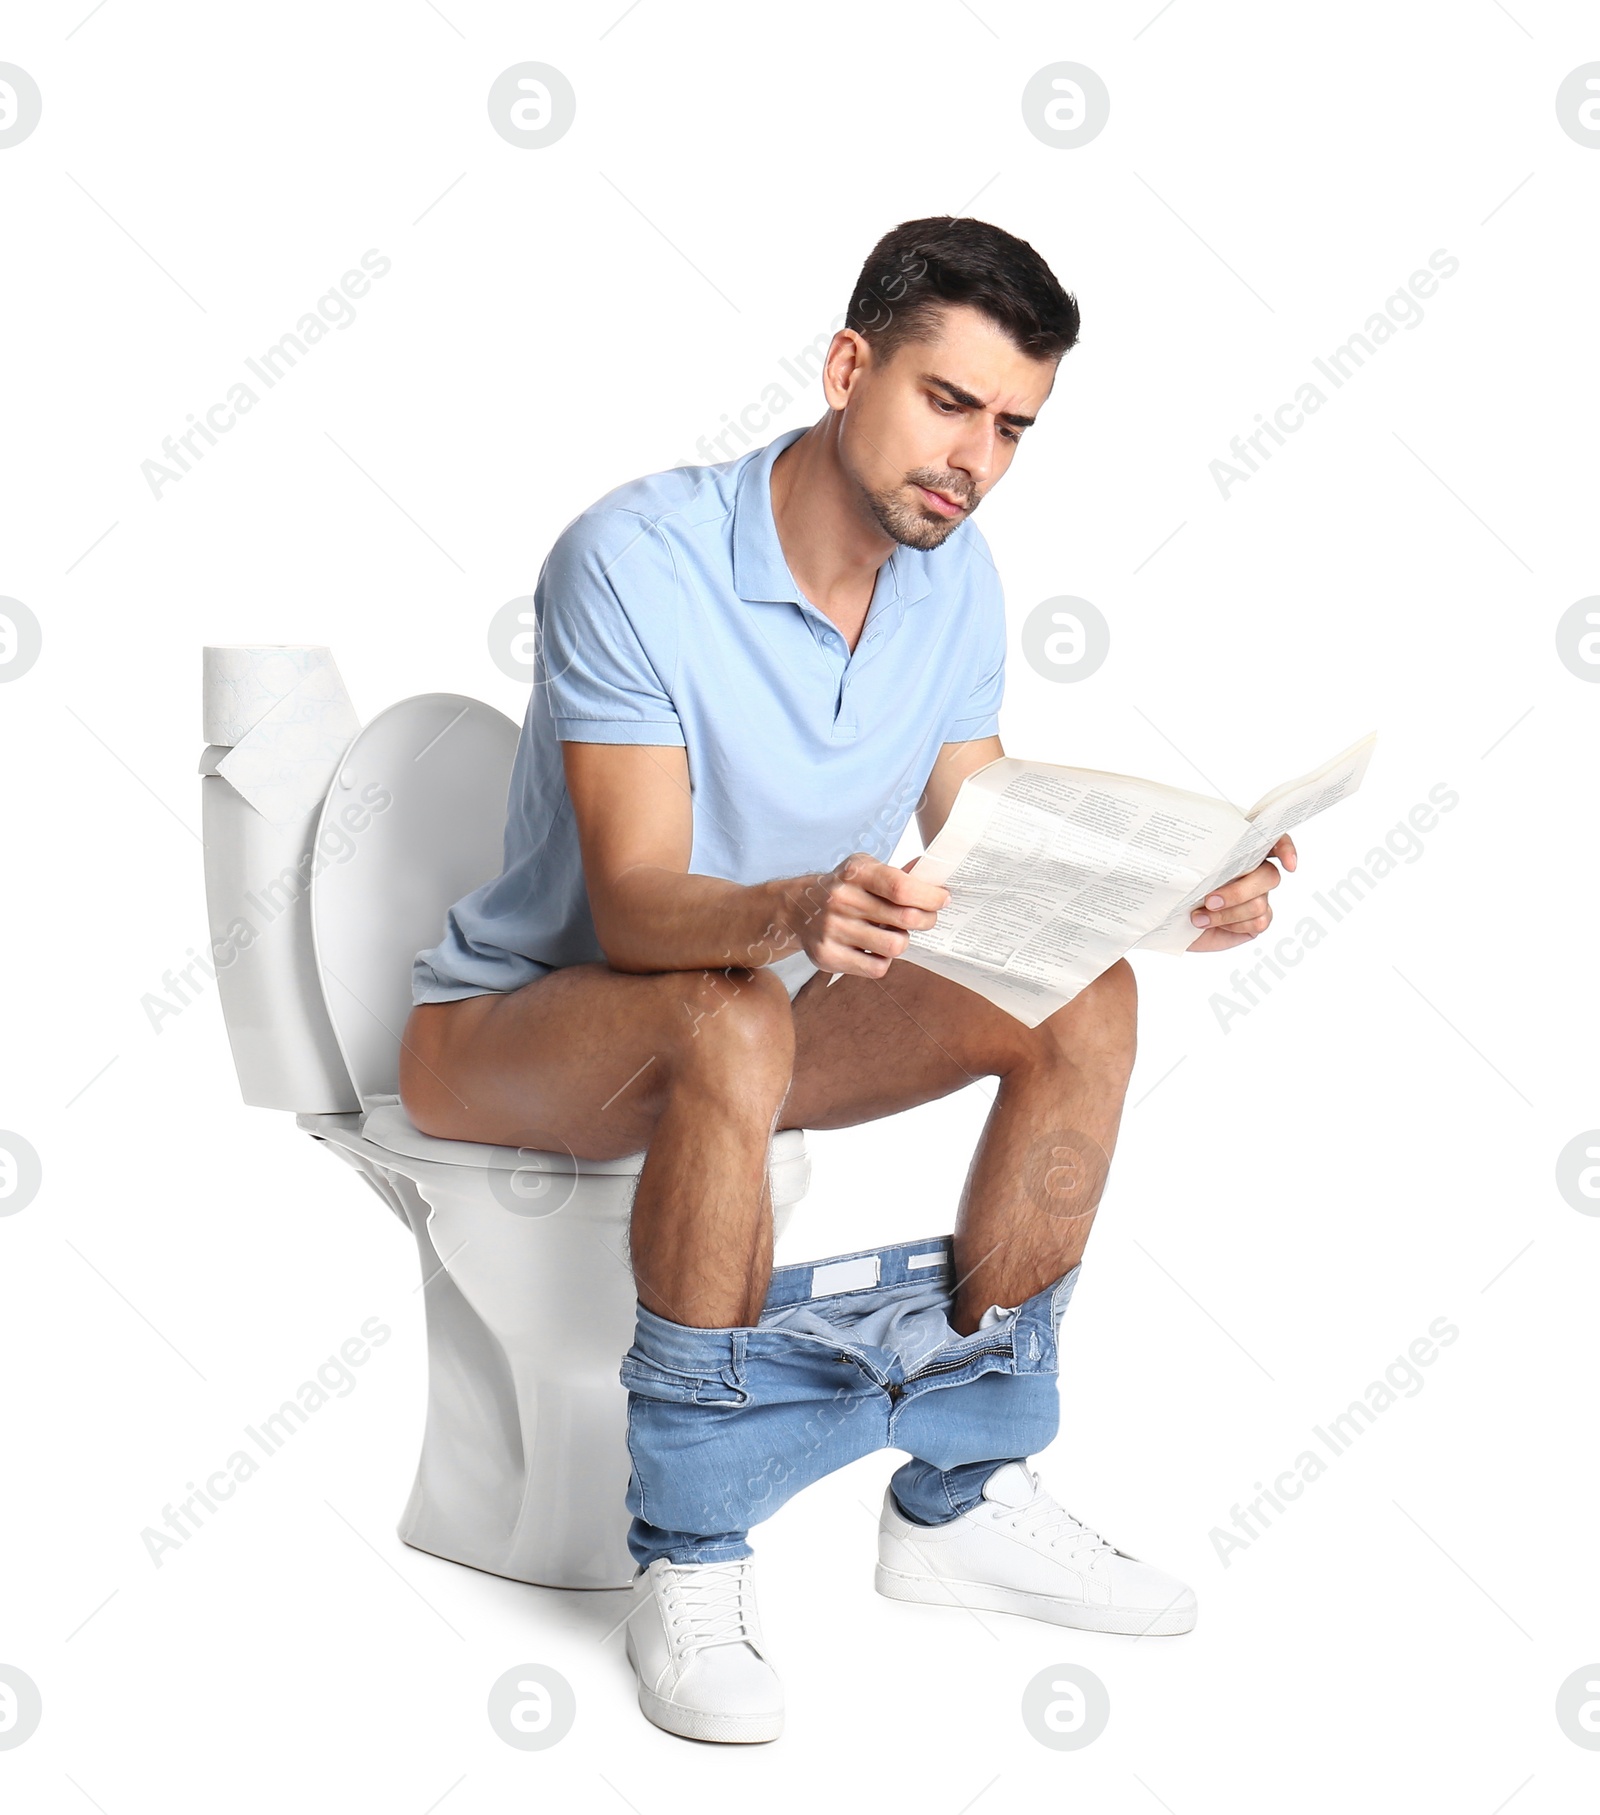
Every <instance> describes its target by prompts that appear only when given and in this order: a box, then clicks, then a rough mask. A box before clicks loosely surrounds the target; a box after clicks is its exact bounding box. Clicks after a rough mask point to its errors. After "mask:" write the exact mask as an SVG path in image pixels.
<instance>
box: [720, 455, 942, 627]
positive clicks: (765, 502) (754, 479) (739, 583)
mask: <svg viewBox="0 0 1600 1815" xmlns="http://www.w3.org/2000/svg"><path fill="white" fill-rule="evenodd" d="M809 426H810V425H809V424H807V425H805V426H804V427H801V428H797V429H785V430H784V432H783V433H782V434H781V435H778V436H775V437H774V438H773V439H772V440H771V441H769V442H768V443H767V445H766V446H765V447H764V448H762V449H761V451H760V452H759V453H758V454H755V455H753V456H752V457H751V458H750V460H749V461H748V462H747V464H746V466H745V469H744V471H743V472H742V473H741V474H740V475H739V483H738V487H737V489H736V490H735V492H734V496H733V590H734V591H735V592H736V593H737V594H738V595H739V597H740V598H741V599H744V600H746V601H747V602H749V603H752V604H754V603H756V602H758V601H760V600H780V599H787V600H790V601H792V602H793V603H794V604H796V605H804V603H805V601H804V600H803V599H802V598H801V596H800V588H799V587H798V586H797V585H796V584H795V579H794V575H793V574H792V573H790V571H789V563H788V562H787V561H786V560H785V559H784V558H783V544H782V543H781V542H780V541H779V540H778V526H777V523H776V522H775V521H774V519H773V515H772V467H773V463H774V462H775V461H776V460H777V458H778V456H779V454H781V453H782V452H783V450H784V449H785V448H786V447H788V445H789V444H790V442H792V441H798V440H799V439H800V437H801V436H802V435H803V434H805V432H806V428H808V427H809ZM918 552H919V551H917V550H915V549H911V548H907V547H906V546H905V545H904V544H903V543H898V542H897V543H896V544H895V546H894V550H893V552H892V553H891V554H890V556H889V573H890V579H891V582H892V584H893V587H894V593H895V597H896V598H897V599H898V600H899V601H900V603H901V604H903V605H911V604H914V603H915V602H916V601H917V600H918V599H923V598H926V597H927V596H928V594H929V593H930V592H931V591H932V590H933V588H932V587H931V585H930V584H929V581H928V576H927V573H926V571H925V562H924V561H923V560H920V559H918V558H917V556H918Z"/></svg>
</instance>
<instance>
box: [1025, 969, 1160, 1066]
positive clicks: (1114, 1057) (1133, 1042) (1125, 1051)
mask: <svg viewBox="0 0 1600 1815" xmlns="http://www.w3.org/2000/svg"><path fill="white" fill-rule="evenodd" d="M1138 1026H1139V986H1138V982H1137V980H1136V978H1135V977H1134V974H1133V966H1132V965H1131V964H1130V963H1129V962H1128V961H1127V959H1126V958H1119V959H1118V960H1117V962H1116V963H1115V964H1113V965H1112V966H1111V967H1110V969H1109V970H1104V971H1102V972H1101V973H1100V975H1099V976H1098V977H1096V978H1095V980H1094V982H1093V983H1091V984H1089V985H1088V987H1087V988H1085V989H1081V990H1079V992H1078V993H1077V995H1076V996H1074V997H1073V999H1072V1000H1071V1001H1070V1002H1069V1003H1068V1004H1067V1005H1066V1007H1065V1008H1059V1009H1057V1010H1056V1012H1055V1013H1054V1014H1053V1015H1047V1016H1046V1017H1045V1019H1044V1020H1043V1021H1041V1022H1040V1023H1039V1026H1038V1029H1037V1032H1038V1034H1039V1036H1040V1037H1041V1039H1042V1041H1043V1042H1044V1045H1045V1049H1046V1052H1047V1054H1048V1055H1049V1056H1050V1057H1057V1058H1064V1059H1068V1060H1070V1061H1072V1062H1073V1063H1074V1064H1084V1063H1087V1062H1093V1063H1096V1064H1102V1065H1104V1064H1118V1065H1122V1066H1124V1067H1125V1068H1126V1069H1127V1070H1129V1071H1131V1070H1132V1069H1133V1061H1134V1055H1135V1052H1136V1049H1137V1046H1138Z"/></svg>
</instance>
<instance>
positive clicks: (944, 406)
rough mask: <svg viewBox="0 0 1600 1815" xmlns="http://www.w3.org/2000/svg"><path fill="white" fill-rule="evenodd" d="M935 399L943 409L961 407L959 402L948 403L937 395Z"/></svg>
mask: <svg viewBox="0 0 1600 1815" xmlns="http://www.w3.org/2000/svg"><path fill="white" fill-rule="evenodd" d="M933 401H934V402H935V404H937V405H938V407H939V408H940V409H941V410H954V409H959V407H960V406H959V405H958V404H954V403H946V402H945V400H944V399H943V398H942V397H935V398H934V400H933Z"/></svg>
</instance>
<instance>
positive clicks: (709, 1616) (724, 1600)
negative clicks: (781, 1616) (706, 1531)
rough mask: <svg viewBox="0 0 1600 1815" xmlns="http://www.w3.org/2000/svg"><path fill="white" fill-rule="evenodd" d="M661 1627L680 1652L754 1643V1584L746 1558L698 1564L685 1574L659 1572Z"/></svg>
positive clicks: (668, 1570)
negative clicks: (663, 1616)
mask: <svg viewBox="0 0 1600 1815" xmlns="http://www.w3.org/2000/svg"><path fill="white" fill-rule="evenodd" d="M662 1577H663V1580H662V1587H663V1588H664V1589H665V1591H666V1593H665V1599H666V1603H667V1606H666V1613H667V1624H668V1627H669V1629H670V1630H671V1632H672V1639H673V1644H674V1645H675V1646H676V1647H677V1648H678V1649H679V1650H681V1651H699V1650H701V1649H702V1648H703V1647H705V1646H707V1645H737V1644H740V1643H748V1644H752V1645H755V1644H757V1643H758V1640H757V1635H756V1629H755V1628H756V1608H755V1582H754V1579H753V1577H752V1575H751V1570H750V1559H749V1558H748V1557H743V1558H740V1559H739V1560H738V1561H737V1562H733V1563H699V1564H696V1565H694V1566H693V1568H691V1569H689V1570H686V1571H684V1570H678V1569H665V1570H663V1571H662Z"/></svg>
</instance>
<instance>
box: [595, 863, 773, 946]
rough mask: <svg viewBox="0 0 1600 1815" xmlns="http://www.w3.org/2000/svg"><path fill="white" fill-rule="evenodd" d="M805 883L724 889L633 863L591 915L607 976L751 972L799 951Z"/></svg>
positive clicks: (712, 881) (712, 880)
mask: <svg viewBox="0 0 1600 1815" xmlns="http://www.w3.org/2000/svg"><path fill="white" fill-rule="evenodd" d="M806 883H807V878H805V877H799V878H780V879H778V880H776V881H773V882H757V883H739V882H728V881H726V880H724V879H723V878H722V877H720V876H695V875H685V874H684V873H683V872H682V871H681V870H668V869H664V868H662V867H660V866H658V865H655V864H638V865H636V866H635V867H634V868H633V869H631V870H625V871H624V872H623V873H622V874H621V875H620V876H618V877H616V878H614V879H613V881H612V883H611V886H610V891H609V892H610V897H611V899H610V900H609V902H608V903H607V904H606V908H605V913H604V915H603V917H602V915H601V914H599V913H597V914H596V916H595V929H596V932H597V933H598V934H599V938H600V945H601V949H602V950H603V951H604V952H605V954H606V959H607V961H608V963H609V964H610V965H611V967H612V969H613V970H619V971H678V970H701V969H706V970H721V969H725V968H727V967H728V966H729V965H735V964H740V965H748V966H750V967H751V968H752V969H757V968H759V967H760V966H761V965H763V964H769V963H770V962H771V961H772V960H773V959H774V958H783V957H787V956H789V954H791V953H793V952H797V951H800V950H801V949H802V947H801V942H800V939H799V937H798V934H797V932H796V930H795V928H796V926H797V925H800V924H803V922H804V911H805V892H806Z"/></svg>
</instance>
